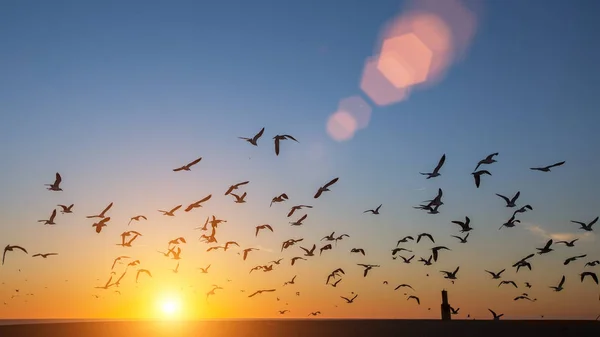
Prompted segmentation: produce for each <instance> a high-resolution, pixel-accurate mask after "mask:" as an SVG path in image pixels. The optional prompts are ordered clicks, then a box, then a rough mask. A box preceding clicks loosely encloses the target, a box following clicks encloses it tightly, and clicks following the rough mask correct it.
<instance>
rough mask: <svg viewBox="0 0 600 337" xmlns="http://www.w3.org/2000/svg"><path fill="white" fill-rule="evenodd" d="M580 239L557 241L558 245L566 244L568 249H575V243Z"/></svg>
mask: <svg viewBox="0 0 600 337" xmlns="http://www.w3.org/2000/svg"><path fill="white" fill-rule="evenodd" d="M577 240H579V239H573V240H571V241H556V243H557V244H558V243H564V244H565V246H567V247H575V242H576V241H577Z"/></svg>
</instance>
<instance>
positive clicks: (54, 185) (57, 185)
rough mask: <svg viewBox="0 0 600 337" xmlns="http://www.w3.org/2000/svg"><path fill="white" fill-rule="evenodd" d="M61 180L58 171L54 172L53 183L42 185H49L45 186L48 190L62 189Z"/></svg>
mask: <svg viewBox="0 0 600 337" xmlns="http://www.w3.org/2000/svg"><path fill="white" fill-rule="evenodd" d="M61 181H62V177H61V176H60V173H58V172H56V178H55V179H54V183H52V184H45V185H44V186H50V187H48V188H47V190H48V191H62V188H60V182H61Z"/></svg>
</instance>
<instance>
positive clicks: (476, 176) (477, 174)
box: [471, 170, 492, 188]
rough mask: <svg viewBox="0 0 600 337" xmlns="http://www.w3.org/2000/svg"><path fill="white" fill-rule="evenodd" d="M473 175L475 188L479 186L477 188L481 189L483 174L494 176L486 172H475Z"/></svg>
mask: <svg viewBox="0 0 600 337" xmlns="http://www.w3.org/2000/svg"><path fill="white" fill-rule="evenodd" d="M471 174H472V175H473V178H474V179H475V186H477V188H479V185H480V184H481V175H482V174H487V175H490V176H491V175H492V174H491V173H490V172H489V171H486V170H481V171H477V172H473V173H471Z"/></svg>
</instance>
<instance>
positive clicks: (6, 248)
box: [2, 245, 29, 265]
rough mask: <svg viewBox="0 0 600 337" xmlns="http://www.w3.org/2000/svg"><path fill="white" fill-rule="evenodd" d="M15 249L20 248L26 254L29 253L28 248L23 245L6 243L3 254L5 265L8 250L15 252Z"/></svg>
mask: <svg viewBox="0 0 600 337" xmlns="http://www.w3.org/2000/svg"><path fill="white" fill-rule="evenodd" d="M15 249H19V250H21V251H23V252H24V253H25V254H29V253H28V252H27V250H26V249H25V248H23V247H21V246H17V245H12V246H11V245H6V247H4V253H3V254H2V265H4V259H5V258H6V252H14V250H15Z"/></svg>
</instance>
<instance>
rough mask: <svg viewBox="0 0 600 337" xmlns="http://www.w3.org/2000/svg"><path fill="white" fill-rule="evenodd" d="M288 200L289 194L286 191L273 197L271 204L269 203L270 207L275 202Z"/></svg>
mask: <svg viewBox="0 0 600 337" xmlns="http://www.w3.org/2000/svg"><path fill="white" fill-rule="evenodd" d="M286 200H288V196H287V194H285V193H281V194H280V195H278V196H276V197H273V199H271V204H270V205H269V207H271V206H273V203H274V202H284V201H286Z"/></svg>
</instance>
